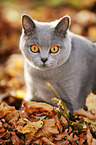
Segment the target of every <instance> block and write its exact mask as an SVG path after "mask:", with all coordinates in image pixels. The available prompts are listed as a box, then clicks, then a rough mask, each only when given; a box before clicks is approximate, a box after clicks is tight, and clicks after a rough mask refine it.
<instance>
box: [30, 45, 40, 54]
mask: <svg viewBox="0 0 96 145" xmlns="http://www.w3.org/2000/svg"><path fill="white" fill-rule="evenodd" d="M30 49H31V51H32V52H34V53H37V52H39V48H38V46H36V45H31V46H30Z"/></svg>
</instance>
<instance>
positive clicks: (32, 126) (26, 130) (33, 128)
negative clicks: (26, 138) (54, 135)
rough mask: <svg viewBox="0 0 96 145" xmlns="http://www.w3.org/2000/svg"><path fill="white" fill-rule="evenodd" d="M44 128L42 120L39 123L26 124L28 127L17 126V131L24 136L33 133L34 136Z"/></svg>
mask: <svg viewBox="0 0 96 145" xmlns="http://www.w3.org/2000/svg"><path fill="white" fill-rule="evenodd" d="M42 126H43V121H41V120H39V121H37V122H30V121H28V122H26V125H25V126H24V127H23V126H22V127H20V128H19V126H17V127H16V129H17V130H18V131H19V132H21V133H23V134H25V133H29V132H31V133H33V136H34V135H35V133H36V132H37V130H38V129H39V128H41V127H42Z"/></svg>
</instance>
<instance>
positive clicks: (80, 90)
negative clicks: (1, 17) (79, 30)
mask: <svg viewBox="0 0 96 145" xmlns="http://www.w3.org/2000/svg"><path fill="white" fill-rule="evenodd" d="M67 18H68V19H67ZM22 23H23V28H24V30H25V32H23V34H22V36H21V43H20V44H21V45H20V48H21V51H22V53H23V55H24V56H25V65H24V73H25V82H26V86H27V94H26V96H25V100H36V101H45V102H48V103H51V104H52V103H53V102H52V101H51V98H53V97H55V94H54V92H52V90H51V89H50V88H49V87H48V86H47V85H46V83H47V82H49V83H50V84H51V85H52V86H53V87H54V89H55V90H56V91H57V93H58V94H59V96H60V97H61V98H62V99H63V100H64V101H65V102H66V103H67V105H68V108H69V109H70V110H71V112H72V111H73V110H74V109H79V108H82V107H84V106H85V99H86V97H87V95H88V94H89V93H90V91H92V90H93V91H94V92H96V46H95V45H94V44H93V43H92V42H90V41H89V40H87V39H85V38H83V37H81V36H78V35H75V34H73V33H71V32H69V31H67V29H68V27H69V17H64V18H63V19H61V20H59V21H56V22H55V23H38V22H35V25H34V22H33V21H32V23H31V20H30V18H29V17H27V16H23V21H22ZM33 26H34V27H33ZM29 29H30V31H29ZM54 30H55V31H54ZM30 32H31V33H30ZM24 33H25V34H24ZM34 33H35V34H34ZM30 36H31V37H30ZM34 45H36V46H38V47H39V49H40V50H38V51H37V52H35V53H34V52H33V49H32V51H30V46H34ZM36 46H35V47H36ZM52 46H58V48H59V49H58V51H56V49H57V47H55V49H54V50H55V51H56V52H55V53H53V52H54V50H53V49H52ZM35 49H36V48H35ZM50 50H52V52H50ZM31 58H32V59H31Z"/></svg>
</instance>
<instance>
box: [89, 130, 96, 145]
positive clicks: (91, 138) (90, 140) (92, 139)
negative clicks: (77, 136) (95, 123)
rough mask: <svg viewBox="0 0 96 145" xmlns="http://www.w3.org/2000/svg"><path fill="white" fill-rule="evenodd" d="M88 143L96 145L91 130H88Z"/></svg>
mask: <svg viewBox="0 0 96 145" xmlns="http://www.w3.org/2000/svg"><path fill="white" fill-rule="evenodd" d="M87 143H88V145H96V139H94V138H93V137H92V134H91V133H90V130H89V129H88V130H87Z"/></svg>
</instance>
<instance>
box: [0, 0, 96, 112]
mask: <svg viewBox="0 0 96 145" xmlns="http://www.w3.org/2000/svg"><path fill="white" fill-rule="evenodd" d="M22 14H28V15H29V16H31V17H32V18H33V19H35V20H38V21H49V22H50V21H53V20H56V19H59V18H61V17H63V16H64V15H66V14H68V15H69V16H70V17H71V26H70V30H71V31H72V32H74V33H76V34H80V35H82V36H84V37H86V38H88V39H90V40H92V41H96V0H0V99H4V98H6V97H7V98H6V102H7V103H8V104H11V105H15V106H17V108H18V105H19V107H20V103H21V101H20V100H19V101H18V100H17V103H16V99H17V98H19V99H21V100H22V98H24V96H25V93H26V87H25V85H24V84H25V83H24V78H23V57H22V55H20V53H21V52H20V50H19V39H20V35H21V31H22V26H21V16H22ZM13 96H14V97H15V98H16V99H13ZM90 98H92V99H88V100H87V104H89V106H90V109H92V108H93V109H95V110H96V96H94V97H93V94H92V95H91V97H90Z"/></svg>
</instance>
